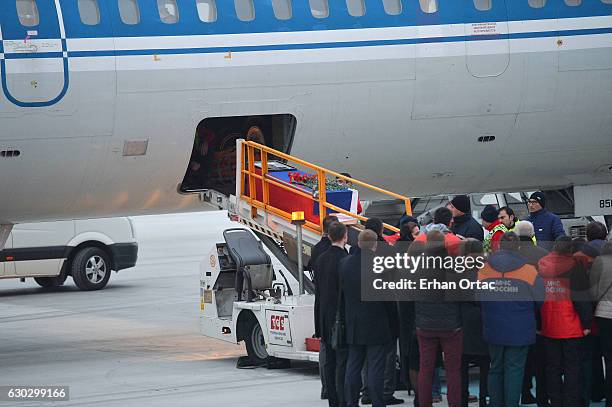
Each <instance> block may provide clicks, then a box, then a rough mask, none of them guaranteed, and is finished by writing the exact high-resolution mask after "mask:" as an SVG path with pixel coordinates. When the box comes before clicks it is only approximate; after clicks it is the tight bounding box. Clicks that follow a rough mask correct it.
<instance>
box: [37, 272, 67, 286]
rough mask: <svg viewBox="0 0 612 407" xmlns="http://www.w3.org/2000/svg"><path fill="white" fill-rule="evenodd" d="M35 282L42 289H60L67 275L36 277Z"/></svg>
mask: <svg viewBox="0 0 612 407" xmlns="http://www.w3.org/2000/svg"><path fill="white" fill-rule="evenodd" d="M34 281H36V284H38V285H39V286H41V287H45V288H51V287H59V286H61V285H63V284H64V281H66V275H59V276H56V277H34Z"/></svg>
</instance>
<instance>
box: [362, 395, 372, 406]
mask: <svg viewBox="0 0 612 407" xmlns="http://www.w3.org/2000/svg"><path fill="white" fill-rule="evenodd" d="M361 404H363V405H364V406H367V405H370V404H372V400H370V397H369V396H367V395H364V396H361Z"/></svg>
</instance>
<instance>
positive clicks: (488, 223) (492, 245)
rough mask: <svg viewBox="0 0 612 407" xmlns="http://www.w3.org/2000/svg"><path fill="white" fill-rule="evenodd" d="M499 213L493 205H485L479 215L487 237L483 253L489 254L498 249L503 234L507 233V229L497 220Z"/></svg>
mask: <svg viewBox="0 0 612 407" xmlns="http://www.w3.org/2000/svg"><path fill="white" fill-rule="evenodd" d="M498 216H499V211H498V210H497V208H496V207H495V206H493V205H487V206H485V207H484V209H483V210H482V212H481V213H480V217H481V218H482V226H484V228H485V229H486V230H487V235H486V236H485V238H484V242H483V245H484V250H485V253H491V252H494V251H497V250H498V249H499V243H500V241H501V237H502V236H503V235H504V233H506V232H508V228H507V227H506V226H505V225H504V224H503V223H501V222H500V220H499V219H498Z"/></svg>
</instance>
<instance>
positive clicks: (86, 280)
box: [72, 247, 111, 291]
mask: <svg viewBox="0 0 612 407" xmlns="http://www.w3.org/2000/svg"><path fill="white" fill-rule="evenodd" d="M110 267H111V262H110V259H109V257H108V254H106V252H105V251H104V250H102V249H100V248H98V247H85V248H83V249H81V250H79V252H78V253H77V254H76V256H74V259H73V260H72V279H73V280H74V283H75V284H76V286H77V287H79V288H80V289H81V290H84V291H93V290H101V289H102V288H104V287H106V283H108V279H109V278H110V275H111V269H110Z"/></svg>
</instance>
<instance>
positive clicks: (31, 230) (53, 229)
mask: <svg viewBox="0 0 612 407" xmlns="http://www.w3.org/2000/svg"><path fill="white" fill-rule="evenodd" d="M73 236H74V221H63V222H41V223H24V224H21V225H15V227H14V228H13V253H14V257H15V269H16V273H17V275H18V276H23V277H25V276H33V275H37V276H42V275H46V276H56V275H58V274H59V272H60V270H61V267H62V264H63V262H64V259H65V258H66V253H67V244H68V242H69V241H70V240H71V239H72V237H73Z"/></svg>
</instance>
